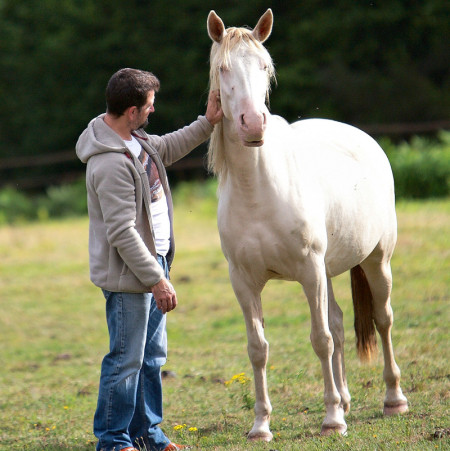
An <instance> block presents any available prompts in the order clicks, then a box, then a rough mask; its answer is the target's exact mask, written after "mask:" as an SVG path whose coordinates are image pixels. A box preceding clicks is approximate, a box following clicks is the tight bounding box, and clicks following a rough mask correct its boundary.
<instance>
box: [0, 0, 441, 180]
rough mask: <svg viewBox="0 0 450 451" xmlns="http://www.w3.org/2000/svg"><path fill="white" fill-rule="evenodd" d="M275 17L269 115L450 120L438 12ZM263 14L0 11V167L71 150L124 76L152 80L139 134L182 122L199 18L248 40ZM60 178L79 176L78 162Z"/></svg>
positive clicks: (4, 1) (232, 5) (35, 3)
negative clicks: (144, 128)
mask: <svg viewBox="0 0 450 451" xmlns="http://www.w3.org/2000/svg"><path fill="white" fill-rule="evenodd" d="M273 3H274V4H273V5H270V6H271V7H272V9H273V12H274V17H275V23H274V28H273V32H272V36H271V37H270V40H269V41H267V46H268V49H269V51H270V52H271V54H272V56H273V58H274V61H275V63H276V67H277V72H278V74H277V75H278V85H277V88H276V89H274V91H273V93H272V96H271V107H272V111H273V112H274V113H275V114H279V115H281V116H283V117H285V118H286V119H287V120H289V121H293V120H296V119H297V118H298V117H312V116H315V117H330V118H334V119H338V120H340V121H343V122H349V123H353V124H361V123H373V122H381V123H389V122H396V123H399V122H406V121H420V122H423V121H431V120H442V119H445V118H448V117H449V116H450V77H449V65H448V46H447V42H446V40H445V39H444V38H443V37H444V36H447V35H448V21H447V17H448V16H449V8H450V7H449V3H448V2H447V1H446V0H426V1H421V2H411V1H408V0H391V1H389V2H375V1H360V2H355V1H349V0H340V1H339V2H328V1H324V0H314V1H312V0H311V1H307V2H304V1H303V2H273ZM268 6H269V5H268V2H267V1H263V0H253V1H250V2H242V1H237V0H232V1H229V2H223V1H219V0H212V1H210V2H208V3H207V4H206V3H205V2H204V1H201V0H183V1H180V0H178V1H170V2H167V1H166V0H152V1H147V0H129V1H128V2H127V4H126V6H125V5H124V2H123V1H121V0H84V1H82V2H80V1H78V0H27V1H17V0H1V1H0V67H1V71H0V98H1V99H2V107H3V108H2V109H1V110H0V158H5V157H7V156H12V155H15V156H27V155H36V154H41V153H52V152H57V151H60V150H64V149H70V148H73V146H74V144H75V142H76V140H77V138H78V136H79V134H80V132H81V131H82V130H83V129H84V127H85V126H86V124H87V123H88V121H89V120H90V119H91V118H92V117H94V116H96V115H97V114H99V113H101V112H103V111H104V108H105V101H104V90H105V86H106V83H107V81H108V79H109V77H110V76H111V75H112V73H114V72H115V71H116V70H117V69H119V68H120V67H126V66H127V67H139V68H142V69H146V70H151V71H153V72H154V73H155V74H156V75H157V76H158V77H159V78H160V79H161V82H162V89H161V91H160V92H159V93H158V99H157V113H156V114H155V115H153V116H152V118H151V123H150V126H149V131H151V132H152V133H157V134H162V133H165V132H168V131H172V130H174V129H176V128H178V127H180V126H182V125H184V124H186V123H188V122H190V121H191V120H193V119H194V118H195V117H196V116H197V115H198V114H202V113H203V112H204V106H205V103H206V98H207V84H208V73H209V65H208V58H209V49H210V40H209V38H208V36H207V32H206V17H207V14H208V12H209V10H210V9H215V10H216V11H217V12H218V13H219V14H220V16H221V17H222V18H223V20H224V22H225V24H226V25H227V26H241V25H245V24H247V25H248V26H250V27H253V26H254V25H255V23H256V21H257V19H258V18H259V16H260V15H261V14H262V13H263V12H264V11H265V10H266V8H267V7H268ZM412 93H413V94H412ZM0 169H1V168H0ZM66 169H67V170H69V169H70V170H72V171H81V170H82V165H81V164H80V163H79V162H77V161H76V160H75V159H74V161H73V162H72V163H70V164H69V163H68V164H67V168H66ZM49 170H50V171H54V172H55V173H56V172H57V169H56V168H49ZM28 174H30V175H31V174H39V175H42V173H41V172H40V171H39V170H38V169H37V168H31V169H28V168H17V169H15V170H14V173H13V174H10V173H6V171H5V173H4V174H2V180H3V181H4V180H6V179H7V178H9V177H11V175H12V176H14V177H17V178H19V177H24V176H27V175H28Z"/></svg>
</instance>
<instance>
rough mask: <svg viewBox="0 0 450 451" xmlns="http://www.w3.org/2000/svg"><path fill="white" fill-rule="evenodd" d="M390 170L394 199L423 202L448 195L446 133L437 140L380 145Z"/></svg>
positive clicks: (448, 141)
mask: <svg viewBox="0 0 450 451" xmlns="http://www.w3.org/2000/svg"><path fill="white" fill-rule="evenodd" d="M382 147H383V148H384V149H385V151H386V154H387V156H388V158H389V161H390V163H391V166H392V171H393V173H394V179H395V191H396V197H397V198H398V199H400V198H404V199H427V198H436V197H445V196H449V195H450V132H441V133H440V135H439V139H438V140H430V139H426V138H420V137H415V138H413V139H412V140H411V143H402V144H400V145H399V146H397V147H395V146H394V145H393V144H392V143H390V142H389V141H385V142H383V143H382Z"/></svg>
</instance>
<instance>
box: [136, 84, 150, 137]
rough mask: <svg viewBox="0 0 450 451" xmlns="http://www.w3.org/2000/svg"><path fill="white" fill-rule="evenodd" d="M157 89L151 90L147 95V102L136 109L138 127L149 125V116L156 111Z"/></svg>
mask: <svg viewBox="0 0 450 451" xmlns="http://www.w3.org/2000/svg"><path fill="white" fill-rule="evenodd" d="M154 104H155V91H150V92H149V93H148V96H147V103H146V104H145V105H144V106H143V107H141V108H140V109H137V110H136V115H137V116H136V121H135V122H136V125H137V126H136V128H135V130H137V129H138V128H145V127H147V125H148V116H149V114H150V113H153V112H154V111H155V105H154Z"/></svg>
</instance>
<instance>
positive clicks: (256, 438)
mask: <svg viewBox="0 0 450 451" xmlns="http://www.w3.org/2000/svg"><path fill="white" fill-rule="evenodd" d="M272 438H273V435H272V433H271V432H249V434H248V435H247V439H248V440H250V441H252V442H270V441H271V440H272Z"/></svg>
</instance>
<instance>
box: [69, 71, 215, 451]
mask: <svg viewBox="0 0 450 451" xmlns="http://www.w3.org/2000/svg"><path fill="white" fill-rule="evenodd" d="M159 86H160V84H159V80H158V79H157V78H156V77H155V76H154V75H153V74H151V73H149V72H145V71H140V70H136V69H121V70H119V71H118V72H116V73H115V74H114V75H113V76H112V77H111V79H110V80H109V82H108V85H107V88H106V104H107V110H106V114H102V115H100V116H98V117H97V118H95V119H93V120H92V121H91V122H90V123H89V125H88V127H87V129H86V130H85V131H84V132H83V133H82V134H81V136H80V138H79V139H78V142H77V146H76V151H77V155H78V157H79V158H80V160H81V161H82V162H84V163H87V167H86V186H87V195H88V211H89V263H90V275H91V280H92V282H93V283H94V284H95V285H97V286H98V287H100V288H101V289H102V291H103V294H104V297H105V299H106V319H107V323H108V330H109V339H110V352H109V353H108V354H107V355H106V356H105V357H104V359H103V362H102V368H101V377H100V387H99V395H98V404H97V410H96V413H95V417H94V433H95V435H96V437H97V438H98V445H97V450H98V451H100V450H102V451H112V450H114V451H119V450H127V451H130V450H134V449H135V448H134V447H136V448H139V449H146V450H164V451H169V450H177V449H182V448H183V446H182V445H176V444H174V443H171V442H170V440H169V439H168V438H167V437H166V436H165V435H164V433H163V431H162V430H161V429H160V427H159V424H160V423H161V421H162V384H161V366H162V365H164V363H165V362H166V356H167V340H166V329H165V325H166V317H165V314H166V313H167V312H170V311H171V310H173V309H174V308H175V307H176V305H177V296H176V293H175V290H174V288H173V286H172V285H171V283H170V282H169V280H168V279H169V269H170V265H171V263H172V260H173V257H174V251H175V247H174V237H173V221H172V215H173V208H172V199H171V194H170V189H169V185H168V181H167V175H166V171H165V169H164V166H169V165H171V164H172V163H174V162H175V161H177V160H179V159H180V158H182V157H184V156H185V155H186V154H188V153H189V152H190V151H191V150H193V149H194V148H195V147H197V146H198V145H199V144H201V143H202V142H203V141H205V140H206V139H207V138H208V137H209V136H210V134H211V132H212V130H213V127H214V125H215V124H216V123H217V122H219V121H220V120H221V119H222V110H221V107H220V99H219V95H218V92H217V91H216V92H211V93H210V96H209V99H208V106H207V109H206V115H205V116H199V117H198V119H197V120H196V121H194V122H193V123H192V124H191V125H189V126H187V127H184V128H183V129H180V130H178V131H176V132H173V133H169V134H167V135H164V136H155V135H148V134H147V133H146V132H145V131H144V130H143V128H144V127H145V126H146V125H147V124H148V116H149V114H150V113H153V112H154V111H155V106H154V105H155V94H156V93H157V92H158V90H159Z"/></svg>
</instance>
